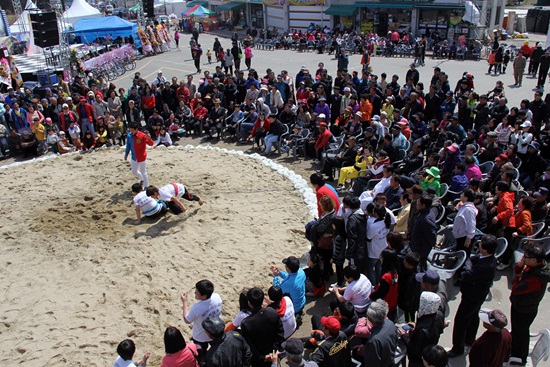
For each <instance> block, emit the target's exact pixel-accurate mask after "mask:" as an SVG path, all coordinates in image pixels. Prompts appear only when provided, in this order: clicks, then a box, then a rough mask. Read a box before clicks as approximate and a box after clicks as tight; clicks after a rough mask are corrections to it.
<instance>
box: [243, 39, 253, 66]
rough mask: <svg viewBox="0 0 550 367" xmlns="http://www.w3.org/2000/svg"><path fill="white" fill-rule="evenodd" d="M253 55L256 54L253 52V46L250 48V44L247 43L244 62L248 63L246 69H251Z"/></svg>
mask: <svg viewBox="0 0 550 367" xmlns="http://www.w3.org/2000/svg"><path fill="white" fill-rule="evenodd" d="M253 56H254V55H253V54H252V48H250V45H246V47H245V48H244V63H245V65H246V70H250V67H251V65H252V57H253Z"/></svg>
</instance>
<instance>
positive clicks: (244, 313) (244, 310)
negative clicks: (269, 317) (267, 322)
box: [225, 289, 250, 331]
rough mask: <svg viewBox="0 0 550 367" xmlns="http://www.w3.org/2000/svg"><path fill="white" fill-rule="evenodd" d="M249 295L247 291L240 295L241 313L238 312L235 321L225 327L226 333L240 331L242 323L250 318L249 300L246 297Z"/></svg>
mask: <svg viewBox="0 0 550 367" xmlns="http://www.w3.org/2000/svg"><path fill="white" fill-rule="evenodd" d="M247 294H248V290H247V289H244V290H243V291H242V292H241V293H239V312H237V314H236V315H235V317H234V318H233V320H232V321H231V322H230V323H228V324H227V325H226V326H225V331H231V330H237V329H239V328H240V327H241V323H242V321H243V320H244V319H246V318H247V317H248V316H250V306H249V305H248V298H247V297H246V295H247Z"/></svg>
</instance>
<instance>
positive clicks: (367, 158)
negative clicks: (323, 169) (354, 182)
mask: <svg viewBox="0 0 550 367" xmlns="http://www.w3.org/2000/svg"><path fill="white" fill-rule="evenodd" d="M372 161H373V157H372V153H371V151H370V148H369V147H364V148H359V149H357V155H356V156H355V165H353V166H349V167H342V168H340V175H339V176H338V190H342V189H344V188H345V186H344V185H345V183H346V180H351V179H352V178H356V177H359V172H360V171H364V170H366V168H367V165H371V164H372ZM364 175H365V172H363V173H362V176H364Z"/></svg>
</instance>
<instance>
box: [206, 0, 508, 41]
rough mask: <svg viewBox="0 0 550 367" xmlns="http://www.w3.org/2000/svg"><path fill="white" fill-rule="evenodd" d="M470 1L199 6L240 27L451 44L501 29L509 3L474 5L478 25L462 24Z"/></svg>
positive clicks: (281, 0) (218, 1) (267, 1)
mask: <svg viewBox="0 0 550 367" xmlns="http://www.w3.org/2000/svg"><path fill="white" fill-rule="evenodd" d="M465 1H466V0H401V1H399V0H378V1H368V2H367V1H359V2H352V1H349V0H233V1H222V0H208V2H207V1H206V0H202V1H200V2H201V3H203V2H204V3H206V2H207V4H208V7H209V8H210V9H211V10H213V11H216V12H217V13H219V14H221V15H222V18H223V19H228V18H231V19H238V21H239V24H246V25H254V26H256V27H257V28H265V29H272V28H273V27H276V28H277V29H278V30H279V31H280V32H282V31H289V30H291V29H299V30H306V29H307V28H308V27H309V26H310V25H311V24H313V25H318V26H321V27H324V26H328V27H330V28H333V27H339V28H341V29H348V30H355V31H358V32H365V33H367V32H371V31H372V32H375V33H377V34H378V35H380V36H385V35H386V34H387V32H388V31H393V30H398V31H403V32H409V33H412V34H413V35H415V36H420V35H428V36H429V35H432V34H434V33H438V34H439V36H440V37H441V38H442V39H449V40H452V39H453V38H455V37H456V35H458V34H464V35H466V37H468V38H472V39H474V38H481V37H483V34H484V33H485V32H486V31H489V33H490V31H491V30H492V29H494V28H499V27H500V25H501V24H502V19H503V17H504V8H505V4H506V0H472V2H473V3H474V4H475V5H476V6H477V7H478V9H479V10H480V13H481V17H480V25H479V26H478V27H473V26H471V25H470V24H467V23H465V22H463V21H462V17H463V16H464V13H465Z"/></svg>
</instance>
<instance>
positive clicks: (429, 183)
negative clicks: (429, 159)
mask: <svg viewBox="0 0 550 367" xmlns="http://www.w3.org/2000/svg"><path fill="white" fill-rule="evenodd" d="M439 179H440V176H439V168H437V167H430V168H428V169H427V170H426V177H425V178H424V176H422V175H421V176H420V177H419V178H418V181H419V183H420V186H421V187H422V188H423V189H424V190H426V189H427V188H428V187H433V188H434V189H435V194H436V195H437V196H439V192H440V189H441V183H440V182H439Z"/></svg>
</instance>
